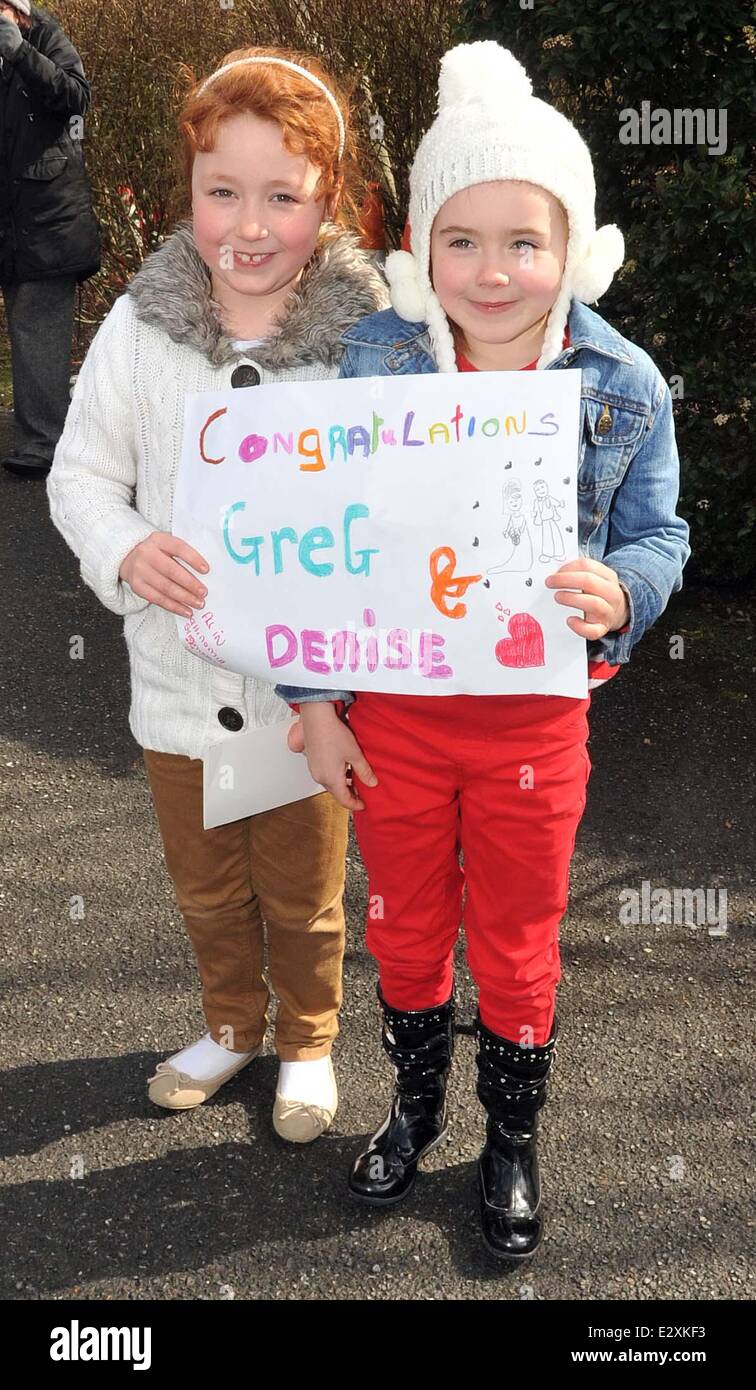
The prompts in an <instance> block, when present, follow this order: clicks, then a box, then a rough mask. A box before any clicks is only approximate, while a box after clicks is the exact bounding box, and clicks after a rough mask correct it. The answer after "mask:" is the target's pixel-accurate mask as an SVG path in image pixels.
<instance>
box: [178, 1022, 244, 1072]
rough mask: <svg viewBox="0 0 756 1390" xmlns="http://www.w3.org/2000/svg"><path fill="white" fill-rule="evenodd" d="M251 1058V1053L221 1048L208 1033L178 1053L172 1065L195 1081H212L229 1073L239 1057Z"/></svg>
mask: <svg viewBox="0 0 756 1390" xmlns="http://www.w3.org/2000/svg"><path fill="white" fill-rule="evenodd" d="M251 1056H252V1053H251V1052H230V1051H229V1049H228V1048H227V1047H221V1045H220V1043H217V1042H214V1041H213V1039H212V1038H211V1037H210V1034H209V1033H206V1034H205V1036H204V1038H200V1040H199V1042H196V1043H192V1044H191V1046H190V1047H185V1048H184V1049H183V1051H182V1052H177V1053H176V1055H175V1057H171V1059H170V1063H171V1066H172V1067H175V1068H176V1070H177V1071H184V1072H186V1074H187V1076H193V1077H194V1079H195V1081H212V1079H213V1077H215V1076H218V1075H219V1074H220V1073H221V1072H224V1071H228V1068H229V1067H230V1066H232V1065H233V1063H234V1061H235V1060H236V1058H237V1057H251Z"/></svg>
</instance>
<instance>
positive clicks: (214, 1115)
mask: <svg viewBox="0 0 756 1390" xmlns="http://www.w3.org/2000/svg"><path fill="white" fill-rule="evenodd" d="M6 425H7V421H6ZM0 442H2V431H0ZM6 443H7V437H6ZM0 516H1V517H2V532H3V545H2V566H3V581H2V592H3V606H2V613H3V622H2V653H3V660H2V691H1V694H2V711H3V718H2V747H1V748H0V771H2V774H3V776H2V781H3V792H2V804H3V807H4V811H3V815H4V820H5V827H4V831H3V836H2V846H1V847H0V853H1V854H2V870H3V884H2V894H3V897H2V905H3V918H2V933H3V946H4V951H3V958H4V962H5V970H4V977H3V988H2V1001H3V1008H2V1012H3V1020H4V1021H3V1029H2V1059H1V1062H2V1087H3V1091H4V1095H3V1098H2V1114H3V1117H4V1124H3V1138H2V1184H3V1193H2V1216H1V1218H0V1225H1V1229H2V1237H1V1239H2V1244H3V1246H4V1250H3V1253H2V1259H1V1261H0V1297H3V1298H6V1299H16V1300H33V1299H64V1300H68V1299H74V1300H75V1299H120V1298H127V1299H149V1298H157V1299H196V1298H199V1299H231V1298H236V1299H299V1300H317V1299H327V1300H331V1299H349V1298H356V1299H371V1300H373V1299H383V1300H392V1299H421V1300H431V1299H453V1300H482V1299H487V1300H493V1299H511V1300H515V1299H524V1298H527V1299H544V1300H546V1299H551V1300H556V1299H571V1300H593V1299H612V1300H624V1299H638V1300H647V1299H648V1300H652V1299H664V1300H668V1299H669V1300H672V1299H697V1300H698V1299H700V1300H744V1299H748V1298H752V1297H753V1295H754V1282H755V1281H754V1275H753V1270H754V1263H753V1247H754V1239H753V1234H754V1206H753V1158H752V1153H751V1150H750V1149H749V1130H750V1120H751V1119H752V1118H753V1109H754V1102H753V1075H754V1073H753V1052H754V1044H753V984H752V982H753V972H752V961H753V954H754V946H753V926H754V921H755V920H756V918H755V914H754V895H753V883H752V879H751V868H752V864H753V858H754V855H753V805H752V800H751V799H750V798H751V793H752V780H753V773H752V755H753V747H754V727H753V726H754V719H753V705H754V699H753V672H754V666H755V664H756V656H755V655H754V641H753V627H752V623H751V621H750V620H749V615H748V611H747V608H746V601H745V600H744V599H742V598H741V599H738V598H737V597H734V598H733V597H728V596H726V595H722V594H714V593H712V592H710V591H707V590H695V589H692V588H686V590H685V591H683V594H681V595H679V596H677V597H676V598H675V599H674V600H673V603H672V605H671V607H670V610H668V612H667V614H665V615H664V616H663V618H662V619H661V620H660V622H659V623H658V624H657V626H656V628H655V629H654V630H653V631H652V632H651V633H650V634H648V635H647V637H646V638H645V639H644V640H643V642H642V643H641V644H640V647H639V648H638V649H637V650H636V654H635V655H634V657H633V660H632V663H631V664H630V665H629V666H627V667H625V668H624V669H623V670H622V671H621V672H620V674H619V675H618V676H617V678H615V679H614V680H613V681H612V682H611V683H610V684H609V685H608V686H606V687H605V688H603V689H600V690H599V691H598V692H597V693H596V694H595V695H594V698H593V709H592V717H591V740H590V745H589V747H590V755H591V758H592V761H593V773H592V776H591V781H590V786H589V798H588V807H587V811H586V814H585V816H584V819H583V821H582V824H581V827H580V831H579V835H578V843H577V849H576V854H575V857H574V860H573V870H572V880H571V881H572V888H571V898H570V908H569V912H568V914H567V916H566V918H565V921H564V924H563V927H562V934H561V935H562V969H563V975H562V981H561V985H560V989H559V1015H560V1020H561V1030H562V1031H561V1036H560V1046H559V1051H558V1061H557V1064H556V1066H555V1068H554V1072H553V1079H552V1082H551V1089H550V1096H549V1101H548V1104H547V1106H546V1107H545V1109H544V1110H543V1111H542V1112H541V1122H540V1132H541V1141H540V1149H539V1152H540V1155H541V1168H542V1176H543V1185H544V1210H545V1215H546V1237H545V1239H544V1242H543V1244H542V1246H541V1248H540V1250H539V1251H538V1252H537V1254H536V1256H535V1257H534V1258H533V1259H532V1260H531V1261H529V1262H527V1264H526V1265H524V1266H519V1267H514V1268H512V1267H510V1266H508V1265H503V1266H502V1265H501V1264H499V1263H498V1262H496V1261H495V1260H493V1259H492V1258H491V1257H490V1256H489V1255H488V1253H487V1252H486V1250H485V1248H484V1247H483V1245H482V1242H481V1239H480V1235H479V1230H478V1219H477V1210H476V1194H475V1160H476V1157H477V1154H478V1152H479V1149H480V1146H481V1143H482V1139H483V1112H482V1110H481V1108H480V1106H479V1104H478V1102H477V1100H476V1099H475V1094H474V1068H473V1043H472V1039H471V1038H470V1037H469V1036H465V1035H462V1036H460V1038H459V1040H458V1046H457V1053H456V1057H455V1062H454V1070H453V1074H452V1080H451V1083H450V1098H451V1127H450V1133H449V1138H448V1141H447V1142H446V1143H445V1144H444V1145H443V1146H442V1147H441V1148H440V1149H439V1150H438V1151H437V1152H435V1153H434V1154H433V1155H432V1156H431V1157H430V1158H429V1159H428V1160H427V1161H426V1163H425V1166H424V1170H423V1172H422V1173H421V1175H420V1177H419V1179H418V1182H417V1184H416V1187H415V1189H414V1191H413V1192H412V1193H411V1195H410V1196H409V1198H408V1199H407V1200H406V1202H405V1203H403V1204H402V1206H401V1207H400V1208H396V1209H394V1210H393V1211H391V1212H389V1213H381V1212H373V1211H371V1210H365V1209H363V1208H361V1207H360V1206H358V1205H356V1204H354V1203H353V1202H352V1201H351V1200H350V1198H349V1196H348V1193H347V1190H346V1174H347V1171H348V1167H349V1164H350V1161H351V1159H352V1157H353V1156H354V1154H355V1153H356V1152H357V1151H358V1149H359V1147H360V1145H361V1143H362V1141H363V1139H364V1137H365V1136H366V1135H367V1134H369V1133H371V1132H372V1131H373V1129H374V1128H375V1127H376V1125H377V1123H378V1122H379V1121H380V1120H381V1119H382V1118H383V1114H384V1112H385V1107H386V1104H387V1102H388V1098H389V1095H390V1072H389V1068H388V1064H387V1062H386V1061H385V1059H384V1058H383V1054H382V1052H381V1049H380V1045H379V1031H378V1014H377V1006H376V1002H375V979H376V973H375V966H374V962H373V961H372V958H371V957H370V956H369V955H368V954H367V952H366V950H365V948H364V944H363V940H362V931H361V922H362V917H363V913H364V909H365V903H366V884H365V878H364V873H363V870H362V867H361V864H360V861H359V856H358V853H357V850H356V848H355V847H354V846H353V847H352V848H351V850H350V857H349V865H348V890H347V910H348V919H349V937H348V946H347V955H346V968H345V1006H344V1010H343V1014H342V1018H341V1033H340V1036H339V1038H338V1039H337V1043H336V1047H335V1051H334V1058H335V1063H336V1069H337V1075H338V1080H339V1087H340V1095H341V1101H340V1108H339V1111H338V1114H337V1117H336V1121H335V1124H334V1126H333V1129H332V1130H331V1131H330V1132H329V1134H328V1135H327V1136H324V1137H323V1138H322V1139H320V1140H319V1141H317V1142H316V1143H315V1144H312V1145H308V1146H302V1147H298V1146H290V1145H286V1144H285V1143H283V1142H282V1141H280V1140H279V1139H278V1138H277V1136H276V1135H275V1134H274V1132H273V1130H272V1127H271V1124H270V1110H271V1106H272V1102H273V1092H274V1088H275V1079H276V1071H277V1061H276V1058H275V1056H274V1054H273V1052H272V1046H271V1042H270V1038H269V1039H268V1044H267V1051H266V1055H264V1056H263V1057H261V1058H260V1059H259V1060H257V1061H256V1062H254V1063H253V1064H252V1065H251V1066H250V1067H249V1068H247V1069H246V1070H245V1071H244V1072H242V1073H241V1074H240V1075H239V1076H238V1077H236V1078H235V1079H234V1080H233V1081H232V1082H231V1083H229V1084H228V1085H227V1086H226V1087H225V1088H223V1090H222V1091H220V1092H219V1093H218V1094H217V1095H216V1096H215V1097H214V1098H213V1099H212V1100H211V1101H210V1102H208V1103H207V1104H206V1105H204V1106H202V1107H200V1108H199V1109H198V1110H195V1111H192V1112H187V1113H185V1114H170V1113H169V1112H165V1111H161V1110H159V1109H157V1108H156V1107H153V1106H152V1105H151V1104H150V1103H149V1101H148V1099H147V1095H146V1078H147V1077H148V1076H149V1075H150V1074H151V1071H152V1070H153V1068H154V1064H155V1063H156V1062H157V1061H159V1060H160V1059H162V1058H164V1057H165V1056H167V1055H168V1054H169V1053H171V1052H173V1051H175V1050H177V1049H178V1048H179V1047H181V1046H183V1045H185V1044H186V1043H187V1042H188V1041H190V1040H192V1039H194V1038H195V1037H198V1036H199V1035H200V1034H201V1033H202V1032H203V1031H204V1023H203V1016H202V1013H201V1010H200V1004H199V991H198V986H197V979H196V974H195V969H194V965H193V958H192V954H191V950H190V947H189V943H188V940H187V938H186V936H185V933H184V930H183V926H182V922H181V919H180V916H179V913H178V911H177V909H176V907H175V905H174V901H173V896H172V887H171V883H170V880H169V879H168V876H167V874H166V871H165V867H164V863H163V858H162V851H161V846H160V841H159V836H158V831H157V826H156V823H155V820H154V816H153V813H152V807H151V800H150V796H149V791H148V787H147V783H146V779H145V775H144V772H143V770H142V764H141V757H140V750H139V749H138V747H137V745H136V744H135V743H134V741H133V739H132V737H131V735H130V733H129V730H128V725H127V719H126V715H127V709H128V668H127V658H126V650H125V646H124V643H123V639H122V635H121V622H120V620H119V619H117V618H115V617H114V616H113V615H112V614H110V613H108V612H107V611H106V610H105V609H104V608H102V607H101V606H100V605H99V603H98V602H97V600H96V599H95V597H94V595H93V594H92V593H91V591H90V590H89V589H87V588H86V587H85V586H84V585H83V584H82V583H81V581H80V580H79V578H78V567H77V563H76V561H75V559H74V557H73V556H72V555H71V553H70V552H69V551H68V550H67V548H66V546H65V545H64V543H63V541H62V539H61V537H60V536H59V535H58V534H57V532H56V531H55V530H54V528H53V526H52V524H51V522H50V520H49V515H48V509H47V500H46V493H45V489H44V484H43V483H41V482H39V483H35V482H29V481H22V480H20V479H17V478H15V477H12V476H10V475H8V474H6V473H5V472H4V471H2V470H0ZM73 634H80V635H82V636H83V638H84V643H85V659H84V660H82V661H72V660H71V659H70V657H69V641H70V638H71V636H72V635H73ZM674 636H677V637H680V636H682V637H683V639H684V657H683V658H682V659H672V657H671V656H670V650H671V647H670V641H671V638H672V637H674ZM644 880H645V881H646V882H647V883H648V884H649V885H650V889H649V891H650V890H653V889H657V888H667V889H669V890H672V889H674V888H696V887H698V888H704V889H706V888H709V889H713V890H722V889H726V891H727V926H726V931H725V932H724V934H722V935H720V934H718V932H719V927H718V926H716V925H715V924H712V923H708V924H707V922H705V921H702V922H699V923H698V924H697V923H696V922H695V921H692V922H689V923H686V922H685V921H681V920H675V918H674V913H673V914H671V917H672V920H669V921H667V922H660V923H656V924H654V923H652V922H647V923H643V922H640V923H639V924H638V925H635V926H633V925H624V924H622V923H621V921H620V918H619V908H620V899H619V894H620V893H621V892H622V891H623V889H628V888H630V889H636V890H637V891H638V892H639V893H640V892H641V889H642V884H643V882H644ZM76 897H80V898H81V899H82V900H83V906H84V915H83V918H82V919H81V920H73V921H72V920H71V915H70V904H71V899H72V898H76ZM714 901H715V899H714V898H712V903H713V902H714ZM716 901H717V903H718V904H720V905H721V898H720V899H716ZM710 926H713V930H710ZM457 990H458V1000H459V1013H460V1017H461V1019H462V1021H463V1022H464V1021H467V1022H470V1021H471V1020H472V1017H473V1012H474V991H473V987H472V982H471V979H470V975H469V972H468V970H467V968H466V965H465V962H464V956H463V953H462V949H461V944H460V953H459V969H458V977H457Z"/></svg>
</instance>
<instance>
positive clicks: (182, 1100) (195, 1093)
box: [147, 1043, 263, 1110]
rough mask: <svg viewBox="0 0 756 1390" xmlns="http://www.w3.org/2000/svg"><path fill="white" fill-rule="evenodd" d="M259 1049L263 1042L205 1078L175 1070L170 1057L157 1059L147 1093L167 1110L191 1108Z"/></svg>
mask: <svg viewBox="0 0 756 1390" xmlns="http://www.w3.org/2000/svg"><path fill="white" fill-rule="evenodd" d="M262 1049H263V1045H262V1043H260V1046H259V1047H256V1048H255V1050H254V1052H253V1053H252V1055H251V1056H249V1057H247V1056H244V1057H240V1058H239V1059H238V1061H236V1062H232V1064H231V1066H229V1067H226V1069H225V1071H222V1072H221V1073H220V1074H219V1075H217V1076H213V1077H211V1078H209V1079H208V1080H206V1081H201V1080H198V1079H197V1078H196V1077H194V1076H188V1075H187V1073H186V1072H185V1071H178V1070H177V1068H176V1067H174V1066H173V1065H172V1063H171V1062H170V1061H167V1062H158V1064H157V1067H156V1069H155V1075H154V1076H151V1077H150V1080H149V1084H148V1088H147V1094H148V1096H149V1098H150V1100H151V1101H152V1102H153V1103H154V1104H155V1105H162V1106H163V1107H164V1109H166V1110H193V1109H194V1107H195V1106H196V1105H202V1104H203V1103H204V1101H206V1100H209V1099H210V1097H211V1096H214V1095H215V1092H216V1091H218V1090H220V1088H221V1086H223V1085H224V1084H225V1083H226V1081H230V1080H231V1077H232V1076H236V1073H237V1072H238V1071H241V1070H242V1067H247V1066H249V1063H250V1062H254V1060H255V1057H259V1055H260V1053H261V1052H262Z"/></svg>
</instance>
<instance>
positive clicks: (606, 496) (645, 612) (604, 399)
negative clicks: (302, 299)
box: [276, 300, 690, 703]
mask: <svg viewBox="0 0 756 1390" xmlns="http://www.w3.org/2000/svg"><path fill="white" fill-rule="evenodd" d="M568 322H569V329H570V345H569V347H568V348H565V349H564V351H563V352H560V354H559V356H558V357H557V358H555V360H554V361H553V362H551V363H549V365H548V367H546V368H545V370H546V371H559V369H560V367H572V366H575V367H580V368H581V369H582V373H583V378H582V389H581V427H580V463H579V469H578V480H577V486H578V541H579V552H580V554H581V555H586V556H588V557H590V558H591V559H594V560H601V561H603V562H604V563H605V564H607V565H610V566H611V568H612V569H613V570H615V571H616V573H617V576H618V579H619V581H620V583H621V585H622V587H623V589H624V591H625V593H626V595H627V599H628V606H629V609H630V617H629V621H628V623H627V626H626V628H625V629H623V631H622V632H608V633H606V635H605V636H604V637H601V638H599V639H598V640H597V641H592V642H589V643H588V644H587V645H588V656H589V658H591V659H593V660H600V661H607V662H610V663H611V664H612V665H614V664H618V665H621V664H624V663H625V662H627V661H629V660H630V653H631V651H632V649H633V647H634V646H635V644H636V642H638V641H639V640H640V638H641V637H642V636H643V634H644V632H646V631H647V629H648V628H650V627H651V625H652V624H653V623H655V622H656V619H657V618H658V617H659V615H660V614H661V613H663V612H664V609H665V608H666V606H667V603H668V601H669V599H670V596H671V595H672V594H673V593H676V592H677V591H678V590H679V589H681V588H682V571H683V566H684V565H685V564H686V562H687V560H688V558H689V556H690V546H689V544H688V537H689V527H688V523H687V522H686V521H685V520H683V518H682V517H680V516H678V515H677V512H676V507H677V500H678V495H679V480H680V463H679V458H678V454H677V444H676V442H675V429H674V422H673V418H672V398H671V395H670V391H669V387H668V386H667V383H666V382H665V380H664V377H663V376H662V375H661V372H660V371H659V370H658V368H657V367H656V366H655V365H654V363H653V362H652V360H651V358H650V357H649V356H648V354H647V353H646V352H644V351H643V349H642V348H639V347H636V345H635V344H634V343H631V342H628V340H627V338H623V337H622V335H621V334H620V333H618V332H617V331H616V329H614V328H612V327H611V326H610V325H609V324H608V323H607V322H606V320H605V319H602V318H601V316H600V315H599V314H597V313H595V312H594V311H593V310H592V309H589V308H588V307H587V305H585V304H581V303H579V302H578V301H577V300H573V301H572V305H571V308H570V312H569V316H568ZM342 341H343V342H344V344H345V348H346V350H345V353H344V356H343V358H342V362H341V371H340V376H342V377H360V376H365V377H374V376H401V375H407V374H409V373H426V372H435V371H437V370H438V369H437V367H436V363H435V361H434V359H433V355H432V348H431V342H430V337H429V335H428V329H427V325H426V324H424V323H408V322H407V321H406V320H405V319H401V318H399V316H398V314H396V313H395V312H394V310H393V309H384V310H382V311H381V312H380V313H376V314H370V315H369V317H368V318H365V319H362V320H361V321H360V322H359V323H357V324H355V326H354V327H353V328H350V329H348V330H347V332H346V333H345V334H344V335H343V339H342ZM600 421H601V424H600V423H599V422H600ZM276 690H277V692H278V694H279V695H281V696H282V697H283V699H285V700H289V701H292V702H299V701H304V700H339V699H341V700H345V701H346V702H347V703H349V702H350V701H351V699H352V696H351V695H350V693H349V692H347V691H340V690H328V691H326V690H313V689H305V688H303V687H300V686H286V685H279V686H277V687H276Z"/></svg>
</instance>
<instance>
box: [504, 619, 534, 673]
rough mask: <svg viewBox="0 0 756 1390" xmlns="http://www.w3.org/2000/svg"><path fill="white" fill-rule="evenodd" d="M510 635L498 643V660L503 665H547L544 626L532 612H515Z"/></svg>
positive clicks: (510, 620)
mask: <svg viewBox="0 0 756 1390" xmlns="http://www.w3.org/2000/svg"><path fill="white" fill-rule="evenodd" d="M508 632H509V636H508V637H502V639H501V641H500V642H497V643H496V660H497V661H498V662H499V664H500V665H501V666H516V667H517V668H518V669H520V670H521V669H523V668H524V667H526V666H545V665H546V661H545V658H544V650H543V628H542V627H541V624H540V623H539V622H538V621H537V620H536V619H535V618H534V617H533V615H532V614H531V613H513V615H512V617H511V618H510V619H509V627H508Z"/></svg>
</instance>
